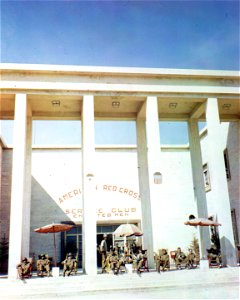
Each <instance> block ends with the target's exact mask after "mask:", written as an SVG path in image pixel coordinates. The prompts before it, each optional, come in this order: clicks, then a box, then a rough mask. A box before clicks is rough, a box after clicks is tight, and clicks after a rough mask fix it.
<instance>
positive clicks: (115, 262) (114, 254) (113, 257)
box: [109, 249, 119, 275]
mask: <svg viewBox="0 0 240 300" xmlns="http://www.w3.org/2000/svg"><path fill="white" fill-rule="evenodd" d="M109 261H110V264H111V269H112V271H113V273H114V274H115V275H117V274H118V272H119V261H118V255H117V252H116V251H115V249H113V252H112V254H111V255H110V259H109Z"/></svg>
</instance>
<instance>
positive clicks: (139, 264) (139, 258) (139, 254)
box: [137, 250, 144, 273]
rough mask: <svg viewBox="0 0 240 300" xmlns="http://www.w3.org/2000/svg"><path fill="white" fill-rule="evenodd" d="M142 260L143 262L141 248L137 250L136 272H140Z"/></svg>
mask: <svg viewBox="0 0 240 300" xmlns="http://www.w3.org/2000/svg"><path fill="white" fill-rule="evenodd" d="M143 262H144V257H143V253H142V250H138V254H137V272H138V273H141V268H142V266H143Z"/></svg>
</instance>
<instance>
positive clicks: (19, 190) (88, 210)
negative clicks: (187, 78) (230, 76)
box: [9, 94, 236, 278]
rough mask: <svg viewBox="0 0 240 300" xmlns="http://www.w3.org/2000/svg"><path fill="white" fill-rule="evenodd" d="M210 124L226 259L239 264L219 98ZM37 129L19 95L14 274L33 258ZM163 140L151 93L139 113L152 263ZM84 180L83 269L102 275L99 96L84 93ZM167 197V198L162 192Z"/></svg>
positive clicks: (194, 141) (194, 152) (197, 153)
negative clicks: (157, 175) (97, 137)
mask: <svg viewBox="0 0 240 300" xmlns="http://www.w3.org/2000/svg"><path fill="white" fill-rule="evenodd" d="M206 121H207V128H208V149H207V150H208V155H209V158H210V159H209V168H210V171H211V180H212V193H214V198H215V199H216V212H217V216H218V219H219V220H220V221H222V222H223V226H222V227H220V228H219V234H220V242H221V248H222V252H223V253H224V256H223V257H224V258H225V263H226V264H228V265H235V264H236V253H235V247H234V238H233V232H232V222H231V213H230V211H231V208H230V201H229V195H228V186H227V180H226V176H225V166H224V158H223V153H222V150H221V147H220V144H219V142H218V137H219V134H220V120H219V112H218V103H217V99H216V98H210V99H208V100H207V101H206ZM197 123H198V120H197V119H190V120H189V144H190V153H191V162H192V174H193V185H194V195H195V201H196V206H197V211H198V216H199V217H207V216H208V213H207V203H206V194H205V189H204V182H203V176H202V157H201V145H200V138H199V132H198V125H197ZM31 127H32V116H31V107H30V104H29V101H27V95H26V94H16V98H15V117H14V149H13V169H12V192H11V216H10V237H9V278H10V277H15V276H16V263H17V262H19V261H20V260H21V258H22V257H24V256H26V257H28V256H29V246H30V245H29V241H30V209H31V207H30V206H31V145H32V141H31V136H32V134H31ZM160 149H161V144H160V134H159V119H158V101H157V97H147V99H146V101H145V103H144V105H143V107H142V108H141V111H140V112H139V114H138V117H137V154H138V168H139V192H140V194H141V205H142V229H143V231H144V236H143V246H144V248H146V249H148V255H149V257H148V259H149V266H150V267H154V261H153V255H152V254H153V249H154V238H153V237H154V216H153V214H152V207H151V204H152V203H153V202H154V201H157V199H159V188H158V187H157V185H155V184H154V182H153V174H154V173H155V172H156V171H157V172H159V171H161V150H160ZM82 162H83V168H82V178H83V179H82V184H83V211H84V215H83V269H84V272H85V273H86V274H96V272H97V269H96V265H97V263H96V213H95V208H94V207H95V206H94V201H95V196H94V193H95V189H94V186H95V183H94V182H95V179H96V174H95V143H94V97H93V96H92V95H89V96H84V97H83V105H82ZM162 197H164V196H163V195H162ZM200 241H201V243H200V244H201V249H200V251H201V257H202V258H205V257H206V253H205V249H206V245H208V244H209V231H208V229H207V228H203V229H201V230H200Z"/></svg>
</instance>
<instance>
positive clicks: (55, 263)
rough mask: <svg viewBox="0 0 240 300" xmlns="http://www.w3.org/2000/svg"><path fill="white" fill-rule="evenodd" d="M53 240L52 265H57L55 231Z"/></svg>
mask: <svg viewBox="0 0 240 300" xmlns="http://www.w3.org/2000/svg"><path fill="white" fill-rule="evenodd" d="M53 241H54V266H55V267H56V266H57V262H56V238H55V232H53Z"/></svg>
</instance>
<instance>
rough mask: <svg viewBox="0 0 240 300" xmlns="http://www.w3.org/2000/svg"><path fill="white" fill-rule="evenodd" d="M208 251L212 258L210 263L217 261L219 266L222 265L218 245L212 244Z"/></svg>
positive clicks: (209, 257)
mask: <svg viewBox="0 0 240 300" xmlns="http://www.w3.org/2000/svg"><path fill="white" fill-rule="evenodd" d="M207 252H208V259H209V260H210V265H211V263H213V262H216V264H217V265H218V266H219V268H220V267H221V266H222V265H221V255H220V250H219V249H217V247H216V245H214V244H212V245H211V248H210V249H207Z"/></svg>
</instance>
